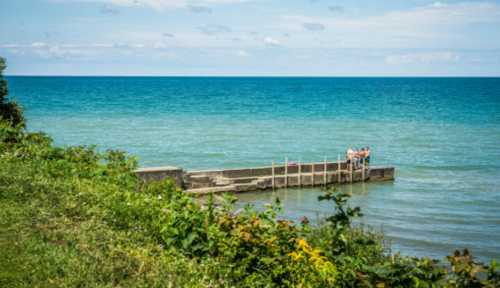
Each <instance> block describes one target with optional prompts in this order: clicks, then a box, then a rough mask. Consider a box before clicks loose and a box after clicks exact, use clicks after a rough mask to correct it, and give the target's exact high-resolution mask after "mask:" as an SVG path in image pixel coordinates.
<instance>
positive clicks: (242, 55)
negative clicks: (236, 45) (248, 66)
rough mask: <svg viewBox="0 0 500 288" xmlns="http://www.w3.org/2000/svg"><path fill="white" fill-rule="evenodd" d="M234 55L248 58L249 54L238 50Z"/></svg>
mask: <svg viewBox="0 0 500 288" xmlns="http://www.w3.org/2000/svg"><path fill="white" fill-rule="evenodd" d="M236 55H237V56H239V57H248V56H250V54H249V53H248V52H247V51H245V50H238V52H236Z"/></svg>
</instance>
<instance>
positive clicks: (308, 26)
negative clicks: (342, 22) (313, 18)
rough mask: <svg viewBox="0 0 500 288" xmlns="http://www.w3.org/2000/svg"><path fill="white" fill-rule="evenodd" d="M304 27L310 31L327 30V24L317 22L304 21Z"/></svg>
mask: <svg viewBox="0 0 500 288" xmlns="http://www.w3.org/2000/svg"><path fill="white" fill-rule="evenodd" d="M302 27H304V29H306V30H309V31H321V30H325V25H323V24H321V23H317V22H305V23H302Z"/></svg>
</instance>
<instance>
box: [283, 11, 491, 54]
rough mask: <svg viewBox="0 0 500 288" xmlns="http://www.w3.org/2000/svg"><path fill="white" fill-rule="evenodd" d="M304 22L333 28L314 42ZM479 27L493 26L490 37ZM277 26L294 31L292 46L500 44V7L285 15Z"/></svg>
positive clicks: (478, 46)
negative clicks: (380, 12)
mask: <svg viewBox="0 0 500 288" xmlns="http://www.w3.org/2000/svg"><path fill="white" fill-rule="evenodd" d="M304 23H321V24H322V25H324V26H325V27H328V30H327V31H325V32H324V33H325V34H324V35H323V36H325V37H322V38H321V39H319V40H320V41H314V39H313V38H312V37H314V35H305V34H304V33H302V34H301V31H303V29H304V28H305V27H304V25H303V24H304ZM480 25H482V26H490V27H491V29H490V30H491V32H490V34H491V37H484V35H478V34H475V33H474V32H473V31H476V30H477V27H478V26H480ZM275 26H278V27H280V28H281V29H283V30H286V31H287V32H293V35H294V39H295V40H294V41H291V42H290V43H289V46H294V47H318V46H319V47H333V48H376V49H378V48H405V49H407V48H433V49H451V48H460V49H484V48H488V49H499V48H500V29H493V27H496V26H500V5H499V4H496V3H493V2H463V3H450V4H443V3H441V2H435V3H433V4H431V5H424V6H419V7H415V8H413V9H409V10H394V11H389V12H386V13H383V14H378V15H372V16H366V17H356V16H350V15H343V16H342V17H323V16H314V17H313V16H306V15H282V16H281V18H280V22H278V23H276V25H275ZM327 36H328V37H327ZM307 37H309V38H307ZM315 45H316V46H315Z"/></svg>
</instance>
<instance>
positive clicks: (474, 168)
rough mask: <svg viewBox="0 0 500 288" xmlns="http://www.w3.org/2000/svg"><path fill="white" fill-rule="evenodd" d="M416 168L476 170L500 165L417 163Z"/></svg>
mask: <svg viewBox="0 0 500 288" xmlns="http://www.w3.org/2000/svg"><path fill="white" fill-rule="evenodd" d="M413 168H415V169H419V170H420V169H421V170H435V171H476V170H490V169H500V165H492V164H489V165H477V164H476V165H434V166H428V165H417V166H413Z"/></svg>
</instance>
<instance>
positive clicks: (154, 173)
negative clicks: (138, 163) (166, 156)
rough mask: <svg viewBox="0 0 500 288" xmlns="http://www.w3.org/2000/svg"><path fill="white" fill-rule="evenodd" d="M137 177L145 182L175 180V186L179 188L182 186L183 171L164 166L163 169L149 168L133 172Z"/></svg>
mask: <svg viewBox="0 0 500 288" xmlns="http://www.w3.org/2000/svg"><path fill="white" fill-rule="evenodd" d="M135 172H136V173H137V176H139V178H141V179H142V180H143V181H145V182H150V181H159V180H162V179H165V178H172V179H173V180H175V184H177V186H179V187H183V185H184V180H183V176H184V171H183V170H182V168H178V167H173V166H165V167H150V168H141V169H138V170H136V171H135Z"/></svg>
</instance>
